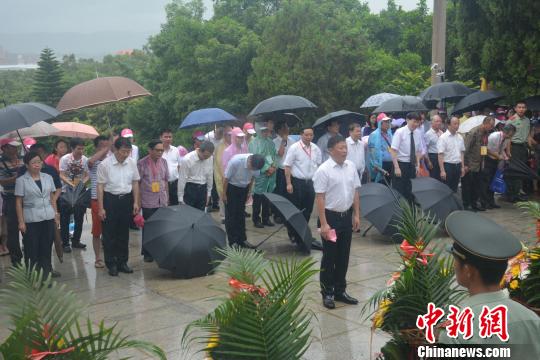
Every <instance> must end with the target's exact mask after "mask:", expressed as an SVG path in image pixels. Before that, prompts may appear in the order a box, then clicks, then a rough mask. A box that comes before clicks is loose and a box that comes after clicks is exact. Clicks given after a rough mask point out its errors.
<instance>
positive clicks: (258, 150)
mask: <svg viewBox="0 0 540 360" xmlns="http://www.w3.org/2000/svg"><path fill="white" fill-rule="evenodd" d="M257 126H258V127H259V131H258V136H257V137H256V138H255V139H253V140H252V141H251V142H250V143H249V146H248V148H249V152H250V153H253V154H258V155H261V156H262V157H263V158H264V166H263V168H262V169H261V175H260V176H258V177H256V178H255V187H254V189H253V225H254V226H255V227H257V228H263V227H264V226H274V223H273V222H271V221H270V202H269V201H268V199H266V198H265V197H264V196H263V195H262V194H263V193H265V192H273V191H274V188H275V187H276V167H277V166H276V165H277V161H276V157H277V153H276V147H275V145H274V142H273V141H272V140H271V139H270V135H271V134H272V131H273V130H274V122H273V121H272V120H267V121H265V122H262V123H257ZM261 213H262V221H261Z"/></svg>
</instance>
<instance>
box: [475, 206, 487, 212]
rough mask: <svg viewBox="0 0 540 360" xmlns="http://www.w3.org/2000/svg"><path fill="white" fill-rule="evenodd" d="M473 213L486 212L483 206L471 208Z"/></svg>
mask: <svg viewBox="0 0 540 360" xmlns="http://www.w3.org/2000/svg"><path fill="white" fill-rule="evenodd" d="M472 209H473V211H486V208H485V207H483V206H473V207H472Z"/></svg>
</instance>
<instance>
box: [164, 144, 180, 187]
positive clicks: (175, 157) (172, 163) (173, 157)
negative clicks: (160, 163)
mask: <svg viewBox="0 0 540 360" xmlns="http://www.w3.org/2000/svg"><path fill="white" fill-rule="evenodd" d="M162 157H163V158H164V159H165V160H167V166H168V167H169V182H171V181H175V180H178V166H179V165H180V160H181V159H182V158H181V157H180V153H179V152H178V149H177V148H176V146H172V145H170V146H169V150H165V151H163V155H162Z"/></svg>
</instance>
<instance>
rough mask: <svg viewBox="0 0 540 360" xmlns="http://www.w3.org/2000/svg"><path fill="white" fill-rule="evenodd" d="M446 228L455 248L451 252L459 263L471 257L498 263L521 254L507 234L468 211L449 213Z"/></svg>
mask: <svg viewBox="0 0 540 360" xmlns="http://www.w3.org/2000/svg"><path fill="white" fill-rule="evenodd" d="M445 226H446V231H447V232H448V234H449V235H450V237H451V238H452V239H453V240H454V242H455V243H456V244H457V245H458V246H454V247H453V249H452V250H451V252H452V253H453V254H455V255H457V256H459V257H460V258H462V259H464V258H466V257H467V255H471V254H472V255H473V256H476V257H478V258H481V259H484V260H494V261H501V260H508V259H510V258H512V257H514V256H516V255H517V254H518V253H519V252H520V251H521V243H520V242H519V240H518V239H517V238H516V237H515V236H514V235H512V234H511V233H510V232H509V231H508V230H506V229H505V228H503V227H502V226H500V225H499V224H497V223H495V222H493V221H492V220H490V219H487V218H485V217H483V216H481V215H478V214H476V213H473V212H471V211H455V212H453V213H451V214H450V215H448V217H447V218H446V222H445ZM456 248H457V249H456ZM462 252H465V254H463V253H462ZM467 253H468V254H467Z"/></svg>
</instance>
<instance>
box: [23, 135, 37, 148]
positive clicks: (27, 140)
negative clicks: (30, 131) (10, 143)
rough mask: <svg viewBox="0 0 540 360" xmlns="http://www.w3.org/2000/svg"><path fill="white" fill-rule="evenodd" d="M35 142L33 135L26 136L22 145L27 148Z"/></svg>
mask: <svg viewBox="0 0 540 360" xmlns="http://www.w3.org/2000/svg"><path fill="white" fill-rule="evenodd" d="M35 143H37V141H36V139H34V138H33V137H27V138H25V139H24V140H23V144H24V146H26V147H27V148H29V147H30V146H32V145H34V144H35Z"/></svg>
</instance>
